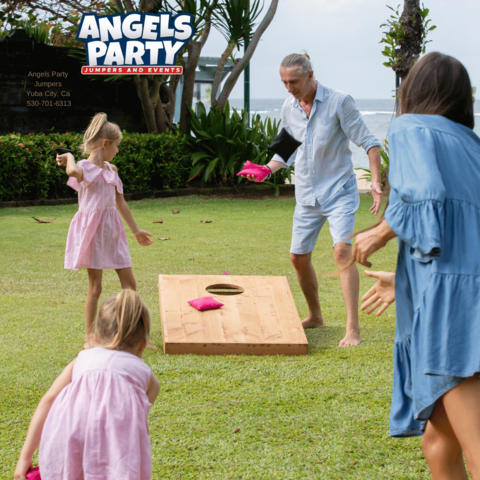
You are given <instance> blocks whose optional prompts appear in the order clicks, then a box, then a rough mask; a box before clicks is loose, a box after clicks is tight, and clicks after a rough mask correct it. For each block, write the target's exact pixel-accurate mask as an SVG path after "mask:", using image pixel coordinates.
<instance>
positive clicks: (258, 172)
mask: <svg viewBox="0 0 480 480" xmlns="http://www.w3.org/2000/svg"><path fill="white" fill-rule="evenodd" d="M270 173H272V171H271V170H270V169H269V168H268V167H265V166H264V165H257V164H256V163H252V162H251V161H250V160H247V161H246V162H245V165H244V166H243V170H242V171H241V172H239V173H237V177H239V176H240V175H254V176H255V178H256V179H257V180H258V181H259V182H261V181H262V180H264V179H265V177H268V176H269V175H270Z"/></svg>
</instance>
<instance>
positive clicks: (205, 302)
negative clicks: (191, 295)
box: [188, 297, 223, 311]
mask: <svg viewBox="0 0 480 480" xmlns="http://www.w3.org/2000/svg"><path fill="white" fill-rule="evenodd" d="M188 303H189V304H190V305H191V306H192V307H195V308H196V309H197V310H200V311H203V310H213V309H214V308H220V307H223V303H220V302H219V301H217V300H215V299H214V298H213V297H202V298H197V299H195V300H190V301H189V302H188Z"/></svg>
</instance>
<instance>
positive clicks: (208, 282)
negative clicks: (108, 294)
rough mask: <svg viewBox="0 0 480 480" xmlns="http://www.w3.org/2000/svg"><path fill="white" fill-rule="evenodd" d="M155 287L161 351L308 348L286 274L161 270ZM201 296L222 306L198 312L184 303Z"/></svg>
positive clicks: (294, 351)
mask: <svg viewBox="0 0 480 480" xmlns="http://www.w3.org/2000/svg"><path fill="white" fill-rule="evenodd" d="M212 286H213V287H215V288H213V287H212ZM232 287H233V290H234V291H233V292H232ZM207 288H208V289H209V290H210V291H207ZM158 290H159V297H160V314H161V317H162V332H163V350H164V352H165V353H170V354H182V353H195V354H198V355H228V354H233V355H240V354H255V355H306V354H307V352H308V341H307V337H306V336H305V332H304V330H303V327H302V323H301V321H300V317H299V316H298V312H297V309H296V307H295V302H294V301H293V296H292V293H291V291H290V287H289V285H288V282H287V278H286V277H261V276H258V277H257V276H234V275H228V276H226V275H160V276H159V279H158ZM235 290H236V291H235ZM239 292H242V293H240V294H238V293H239ZM221 293H223V294H221ZM225 293H226V294H225ZM232 293H234V294H232ZM235 293H236V294H235ZM205 296H211V297H213V298H215V299H216V300H218V301H220V302H222V303H223V304H224V306H223V307H222V308H219V309H215V310H206V311H203V312H200V311H198V310H196V309H195V308H194V307H192V306H191V305H190V304H188V303H187V302H188V301H189V300H194V299H196V298H201V297H205Z"/></svg>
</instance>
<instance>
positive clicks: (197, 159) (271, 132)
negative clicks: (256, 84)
mask: <svg viewBox="0 0 480 480" xmlns="http://www.w3.org/2000/svg"><path fill="white" fill-rule="evenodd" d="M198 108H199V116H197V115H196V113H195V112H194V111H193V110H192V109H191V108H189V113H190V114H189V122H190V129H191V133H192V137H190V144H191V148H192V151H193V152H194V153H193V155H192V160H193V168H192V170H191V172H190V175H189V181H190V180H192V179H194V178H195V177H197V176H198V177H199V178H201V181H202V185H203V184H204V183H205V182H211V183H215V184H216V185H234V184H236V183H239V182H241V181H242V180H243V178H242V177H237V176H236V174H237V173H238V172H239V171H240V170H241V169H242V167H243V165H244V164H245V162H246V160H250V161H251V162H253V163H257V164H259V165H265V164H267V163H268V162H269V161H270V160H271V159H272V157H273V152H271V151H270V150H268V146H269V145H270V144H271V143H272V141H273V140H274V138H275V137H276V136H277V135H278V129H279V122H277V121H275V120H274V121H273V122H272V121H271V119H270V118H268V119H267V120H265V121H264V122H262V120H261V118H260V115H254V116H253V117H252V125H251V126H249V124H248V114H247V112H246V111H244V110H242V111H241V112H238V111H237V110H235V109H232V110H230V105H229V104H228V102H227V104H226V107H225V110H221V109H220V108H219V107H216V106H214V107H212V108H211V109H210V110H209V111H208V113H207V111H206V109H205V106H204V105H203V103H202V102H199V104H198ZM292 171H293V167H289V168H282V169H281V170H280V171H279V172H277V173H275V174H274V175H272V177H271V178H270V181H264V182H263V183H266V184H270V185H272V186H274V187H275V189H276V191H277V194H278V192H279V189H278V185H280V184H284V183H285V179H286V178H289V180H290V181H291V173H292Z"/></svg>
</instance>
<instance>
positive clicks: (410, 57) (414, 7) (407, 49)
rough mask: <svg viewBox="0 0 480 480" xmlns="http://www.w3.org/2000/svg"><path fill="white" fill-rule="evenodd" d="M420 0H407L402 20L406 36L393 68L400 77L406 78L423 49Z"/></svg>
mask: <svg viewBox="0 0 480 480" xmlns="http://www.w3.org/2000/svg"><path fill="white" fill-rule="evenodd" d="M419 11H420V0H405V3H404V5H403V12H402V16H401V17H400V21H401V22H402V27H403V29H404V30H405V38H404V40H403V41H402V42H401V44H400V48H399V49H398V53H399V54H400V55H401V59H400V61H399V62H398V63H397V65H395V66H394V67H393V70H394V71H395V73H396V74H397V75H398V76H399V77H400V78H405V77H406V76H407V75H408V72H410V70H411V69H412V67H413V66H414V65H415V63H417V60H418V57H419V55H420V53H421V51H422V43H423V38H422V37H423V30H424V29H423V21H422V17H421V16H420V12H419Z"/></svg>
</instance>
